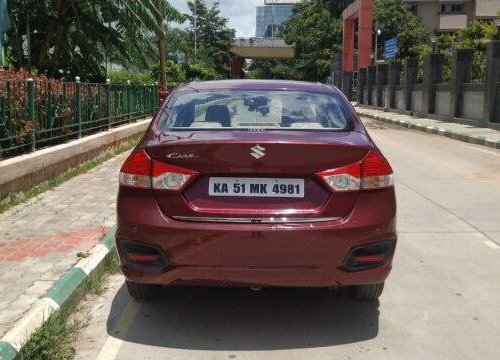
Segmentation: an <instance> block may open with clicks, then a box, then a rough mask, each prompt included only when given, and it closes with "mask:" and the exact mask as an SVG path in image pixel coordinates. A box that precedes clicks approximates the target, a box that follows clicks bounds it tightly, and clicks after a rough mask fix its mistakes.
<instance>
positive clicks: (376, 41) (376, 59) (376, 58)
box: [374, 29, 382, 65]
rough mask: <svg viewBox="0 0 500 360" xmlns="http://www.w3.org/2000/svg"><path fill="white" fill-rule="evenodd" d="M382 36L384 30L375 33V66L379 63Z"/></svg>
mask: <svg viewBox="0 0 500 360" xmlns="http://www.w3.org/2000/svg"><path fill="white" fill-rule="evenodd" d="M381 34H382V30H380V29H377V31H376V33H375V64H374V65H377V61H378V37H379V36H380V35H381Z"/></svg>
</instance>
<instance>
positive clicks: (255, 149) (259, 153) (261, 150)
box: [250, 144, 266, 159]
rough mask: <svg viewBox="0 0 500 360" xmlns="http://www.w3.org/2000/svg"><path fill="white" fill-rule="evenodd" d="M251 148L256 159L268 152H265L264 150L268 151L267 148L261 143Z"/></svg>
mask: <svg viewBox="0 0 500 360" xmlns="http://www.w3.org/2000/svg"><path fill="white" fill-rule="evenodd" d="M250 150H252V152H251V153H250V155H252V156H253V157H254V158H256V159H260V158H261V157H264V156H266V153H265V152H264V151H266V148H264V147H262V146H260V145H259V144H257V145H255V146H254V147H252V148H250Z"/></svg>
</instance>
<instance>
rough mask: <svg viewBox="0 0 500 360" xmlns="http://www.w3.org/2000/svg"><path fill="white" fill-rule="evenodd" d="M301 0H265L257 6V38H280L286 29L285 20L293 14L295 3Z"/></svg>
mask: <svg viewBox="0 0 500 360" xmlns="http://www.w3.org/2000/svg"><path fill="white" fill-rule="evenodd" d="M300 1H301V0H265V5H264V6H258V7H257V19H256V20H257V21H256V30H255V36H256V37H257V38H279V37H281V36H282V33H283V31H284V30H285V25H284V23H285V21H286V20H288V18H289V17H290V15H292V9H293V5H294V4H296V3H298V2H300Z"/></svg>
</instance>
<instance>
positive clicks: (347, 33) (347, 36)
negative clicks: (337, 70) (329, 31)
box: [342, 18, 356, 72]
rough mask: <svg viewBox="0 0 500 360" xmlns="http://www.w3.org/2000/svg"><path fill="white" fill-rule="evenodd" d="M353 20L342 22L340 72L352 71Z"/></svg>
mask: <svg viewBox="0 0 500 360" xmlns="http://www.w3.org/2000/svg"><path fill="white" fill-rule="evenodd" d="M355 21H356V20H355V19H354V18H349V19H345V20H344V32H343V36H344V38H343V56H342V70H343V71H349V72H352V71H354V25H355Z"/></svg>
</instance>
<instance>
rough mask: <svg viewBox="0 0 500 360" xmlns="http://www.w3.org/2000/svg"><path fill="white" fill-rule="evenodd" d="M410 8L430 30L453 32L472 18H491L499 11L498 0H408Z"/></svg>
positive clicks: (461, 27) (499, 2)
mask: <svg viewBox="0 0 500 360" xmlns="http://www.w3.org/2000/svg"><path fill="white" fill-rule="evenodd" d="M407 2H408V5H409V6H410V8H411V10H412V11H413V12H414V13H415V14H416V15H417V16H419V17H420V18H422V21H423V23H424V25H425V26H426V28H427V29H428V30H429V31H430V32H434V33H443V32H454V31H457V30H459V29H463V28H465V27H466V26H467V24H468V23H470V22H471V21H473V20H476V19H492V18H494V17H496V15H497V12H498V11H500V0H461V1H456V0H408V1H407Z"/></svg>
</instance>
